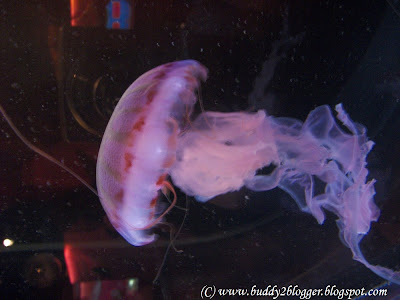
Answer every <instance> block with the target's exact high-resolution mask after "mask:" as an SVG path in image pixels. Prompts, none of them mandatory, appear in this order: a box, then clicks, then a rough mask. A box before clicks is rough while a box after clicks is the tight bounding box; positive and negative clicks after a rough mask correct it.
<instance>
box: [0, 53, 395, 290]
mask: <svg viewBox="0 0 400 300" xmlns="http://www.w3.org/2000/svg"><path fill="white" fill-rule="evenodd" d="M206 77H207V69H206V68H205V67H204V66H203V65H201V64H200V63H199V62H197V61H194V60H187V61H177V62H173V63H168V64H165V65H162V66H159V67H157V68H155V69H153V70H150V71H148V72H147V73H145V74H144V75H142V76H141V77H139V78H138V79H137V80H136V81H135V82H134V83H133V84H132V85H131V86H130V87H129V88H128V89H127V91H126V92H125V93H124V95H123V96H122V98H121V100H120V102H119V104H118V105H117V107H116V108H115V110H114V112H113V115H112V117H111V119H110V121H109V124H108V125H107V129H106V132H105V134H104V136H103V140H102V143H101V146H100V151H99V155H98V161H97V171H96V176H97V186H98V190H99V192H98V196H99V198H100V201H101V203H102V205H103V208H104V210H105V211H106V213H107V215H108V217H109V218H110V221H111V223H112V224H113V226H114V227H115V229H116V230H117V231H118V232H119V233H120V234H121V235H122V236H123V237H124V238H125V239H126V240H127V241H128V242H129V243H131V244H132V245H135V246H142V245H145V244H149V243H151V242H153V241H154V240H155V238H156V236H155V235H154V234H153V233H151V232H149V231H150V229H151V228H152V227H153V226H155V225H157V224H158V223H160V222H161V221H162V219H163V217H164V216H165V214H166V213H167V212H168V211H169V210H170V209H171V208H172V206H173V204H174V203H175V201H176V194H175V192H174V189H173V187H172V185H171V184H170V183H169V182H168V181H167V179H166V178H167V176H168V175H169V176H170V177H171V179H172V182H173V183H174V185H175V186H178V187H179V188H180V189H181V190H182V191H183V192H185V193H186V194H187V195H190V196H193V197H195V198H196V199H197V200H198V201H200V202H207V201H208V200H210V199H212V198H213V197H215V196H217V195H220V194H224V193H227V192H231V191H236V190H239V189H240V188H242V187H243V186H245V187H247V188H248V189H250V190H253V191H267V190H271V189H274V188H280V189H282V190H284V191H285V192H287V193H288V194H289V195H290V196H291V197H292V198H293V199H294V200H295V202H296V203H297V205H298V206H299V208H300V209H301V210H302V211H304V212H307V213H309V214H311V215H313V216H314V217H315V219H316V220H317V221H318V222H319V223H320V224H322V223H323V222H324V220H325V213H324V211H325V210H326V211H330V212H332V213H334V214H336V215H337V217H338V219H337V225H338V227H339V236H340V238H341V240H342V242H343V243H344V245H345V246H347V247H348V248H350V250H351V251H352V253H353V258H354V259H355V260H357V261H359V262H361V263H362V264H364V265H365V266H366V267H367V268H369V269H370V270H371V271H373V272H375V273H376V274H377V275H379V276H381V277H383V278H385V279H387V280H389V281H392V282H394V283H397V284H400V272H396V271H393V270H391V269H389V268H386V267H382V266H378V265H371V264H370V263H369V262H368V261H367V260H366V259H365V257H364V256H363V254H362V252H361V249H360V245H359V244H360V242H361V240H362V239H363V237H364V236H365V235H366V234H367V233H368V232H369V230H370V226H371V222H374V221H377V220H378V218H379V214H380V211H379V208H378V207H377V206H376V205H375V203H374V195H375V189H374V183H375V180H374V179H372V180H370V181H367V175H368V169H367V168H366V165H367V162H366V159H367V155H368V153H369V152H370V151H371V149H372V147H373V145H374V143H373V142H372V141H370V140H368V137H367V132H366V128H365V127H364V126H362V125H361V124H357V123H355V122H353V121H352V120H351V119H350V117H349V116H348V114H347V113H346V111H345V110H344V108H343V106H342V105H341V104H338V105H337V106H336V112H337V119H338V120H339V121H340V122H341V123H342V124H341V125H340V124H338V123H337V122H336V120H335V118H334V117H333V115H332V112H331V110H330V108H329V106H327V105H323V106H320V107H317V108H315V109H314V110H313V111H312V112H310V114H309V115H308V117H307V119H306V120H305V122H304V123H303V122H301V121H300V120H297V119H293V118H281V117H273V116H270V115H268V114H267V113H266V112H265V111H263V110H259V111H258V112H254V113H249V112H233V113H221V112H210V111H204V112H202V113H201V114H200V115H199V116H198V117H197V118H196V119H195V120H194V121H192V122H189V123H190V127H189V128H187V127H185V123H186V122H185V121H186V119H188V118H190V116H191V112H192V110H193V106H194V104H195V102H196V96H195V90H196V89H197V88H198V86H199V85H200V81H205V80H206ZM0 113H1V114H2V115H3V116H4V118H5V119H6V121H7V122H8V124H9V125H10V126H11V128H12V129H13V131H14V132H15V133H16V134H17V135H18V137H19V138H20V139H21V140H22V141H23V142H24V143H25V144H26V145H27V146H28V147H29V148H30V149H32V150H33V151H35V152H36V153H38V154H40V155H42V156H44V157H45V158H47V159H49V160H51V161H52V162H54V163H55V164H57V165H59V166H60V167H61V168H63V169H65V170H66V171H67V172H69V173H70V174H71V175H73V176H75V177H76V178H77V179H78V180H80V181H81V182H83V183H84V184H85V185H86V186H87V187H88V188H90V189H91V190H92V191H93V192H94V193H95V194H96V195H97V193H96V191H95V190H94V189H93V188H91V187H90V185H88V184H87V183H86V182H85V181H84V180H83V179H82V178H80V177H79V176H78V175H77V174H76V173H74V172H73V171H72V170H71V169H69V168H67V167H66V166H64V165H63V164H62V163H61V162H59V161H57V160H55V159H54V158H52V157H51V156H50V155H48V154H47V153H45V152H43V151H42V150H40V149H38V148H37V147H35V146H34V145H32V144H31V143H30V142H29V141H27V140H26V139H25V138H24V137H23V136H22V134H21V133H20V132H19V131H18V129H17V128H16V127H15V125H14V124H13V123H12V122H11V120H10V118H9V117H8V116H7V114H6V112H5V110H4V109H3V108H2V107H1V105H0ZM267 166H271V167H272V169H273V170H272V171H271V173H270V174H264V175H259V174H257V171H258V170H259V169H262V168H264V167H267ZM163 187H167V188H168V189H170V190H171V191H172V192H173V193H174V195H175V198H174V201H173V204H172V205H171V206H170V207H169V208H167V209H166V210H165V211H163V212H161V213H160V212H159V211H158V210H157V203H158V196H159V191H160V190H161V189H162V188H163ZM321 191H322V192H321Z"/></svg>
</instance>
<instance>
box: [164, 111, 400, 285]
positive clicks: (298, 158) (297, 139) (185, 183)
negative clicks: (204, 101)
mask: <svg viewBox="0 0 400 300" xmlns="http://www.w3.org/2000/svg"><path fill="white" fill-rule="evenodd" d="M336 111H337V118H338V120H339V121H341V122H342V124H343V125H344V126H345V127H347V129H348V131H349V132H350V133H346V132H344V130H343V129H341V128H340V126H339V125H338V124H337V123H336V120H335V118H334V117H333V116H332V113H331V110H330V108H329V106H326V105H324V106H320V107H317V108H316V109H314V110H313V111H312V112H311V113H310V114H309V116H308V117H307V119H306V121H305V122H304V123H303V122H301V121H299V120H296V119H292V118H276V117H272V116H268V115H266V113H265V112H264V111H258V112H256V113H246V112H236V113H218V112H204V113H202V114H201V115H199V116H198V117H197V119H196V120H195V121H194V122H192V124H193V126H192V129H191V130H189V131H186V132H185V133H184V134H183V135H182V137H180V139H179V141H178V151H177V159H176V162H175V164H174V166H173V168H172V169H171V172H170V174H171V178H172V180H173V182H174V184H175V185H177V186H178V187H179V188H180V189H181V190H183V191H184V192H185V193H187V194H189V195H192V196H194V197H196V199H197V200H199V201H202V202H205V201H207V200H209V199H211V198H213V197H215V196H217V195H219V194H223V193H226V192H230V191H235V190H238V189H240V188H241V187H242V186H246V187H247V188H249V189H251V190H254V191H266V190H270V189H273V188H275V187H279V188H281V189H282V190H284V191H286V192H287V193H288V194H289V195H290V196H291V197H292V198H293V199H294V200H295V201H296V203H297V204H298V206H299V208H300V209H301V210H303V211H304V212H308V213H310V214H312V215H313V216H314V217H315V218H316V219H317V221H318V222H319V223H320V224H321V223H323V222H324V220H325V214H324V210H323V209H325V210H328V211H331V212H333V213H334V214H336V215H337V216H338V220H337V224H338V227H339V230H340V233H339V235H340V238H341V240H342V242H343V243H344V244H345V245H346V246H347V247H349V248H350V249H351V251H352V253H353V258H354V259H355V260H358V261H359V262H361V263H363V264H364V265H365V266H366V267H368V268H369V269H370V270H372V271H373V272H375V273H376V274H378V275H379V276H381V277H383V278H385V279H388V280H390V281H392V282H395V283H398V284H400V272H395V271H393V270H390V269H388V268H385V267H381V266H375V265H371V264H370V263H368V261H367V260H366V259H365V258H364V256H363V254H362V252H361V250H360V246H359V243H360V242H361V240H362V238H363V237H364V236H365V235H366V234H367V233H368V232H369V229H370V225H371V222H373V221H376V220H377V219H378V217H379V209H378V207H377V206H376V205H375V203H374V194H375V189H374V182H375V180H371V181H369V182H367V175H368V170H367V168H366V158H367V155H368V153H369V152H370V150H371V149H372V147H373V145H374V143H373V142H372V141H369V140H368V138H367V135H366V129H365V127H363V126H362V125H360V124H357V123H354V122H353V121H352V120H351V119H350V118H349V116H348V115H347V113H346V112H345V111H344V109H343V108H342V106H341V105H340V104H339V105H337V106H336ZM271 164H272V165H274V166H275V169H274V170H273V171H272V172H271V174H269V175H256V172H257V169H260V168H262V167H264V166H269V165H271ZM317 185H322V186H319V189H317V188H316V186H317ZM317 190H323V192H321V193H319V194H317V192H316V191H317Z"/></svg>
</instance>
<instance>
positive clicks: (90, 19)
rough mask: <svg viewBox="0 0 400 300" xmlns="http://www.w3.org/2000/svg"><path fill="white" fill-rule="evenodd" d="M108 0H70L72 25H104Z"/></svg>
mask: <svg viewBox="0 0 400 300" xmlns="http://www.w3.org/2000/svg"><path fill="white" fill-rule="evenodd" d="M107 2H108V0H70V5H71V26H83V27H104V26H105V23H106V4H107Z"/></svg>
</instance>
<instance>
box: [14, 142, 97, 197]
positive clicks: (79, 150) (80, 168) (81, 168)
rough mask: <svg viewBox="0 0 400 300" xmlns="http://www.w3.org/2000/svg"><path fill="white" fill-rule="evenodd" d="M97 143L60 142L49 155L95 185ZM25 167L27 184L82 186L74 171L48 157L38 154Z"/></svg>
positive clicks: (24, 179) (24, 177)
mask: <svg viewBox="0 0 400 300" xmlns="http://www.w3.org/2000/svg"><path fill="white" fill-rule="evenodd" d="M98 148H99V145H98V144H97V143H84V142H80V143H67V142H60V143H58V144H56V145H55V146H54V147H52V148H51V149H50V150H49V152H48V153H49V154H50V155H52V156H53V157H55V158H56V159H57V160H59V161H61V162H62V163H63V164H64V165H65V166H67V167H69V168H70V169H72V170H73V171H75V172H76V173H77V174H78V175H79V176H81V177H82V178H83V179H84V180H85V181H86V182H88V183H89V184H91V185H92V186H94V179H95V175H94V174H95V169H96V158H97V152H98ZM27 165H28V167H26V168H23V173H22V180H23V182H25V184H26V185H31V186H36V187H40V188H42V187H44V188H46V187H47V188H49V189H55V190H68V189H73V188H76V187H80V186H82V183H81V182H79V181H78V180H77V179H76V178H75V177H73V176H72V175H71V174H68V173H67V172H66V171H64V170H63V169H61V168H60V167H59V166H57V165H55V164H54V163H52V162H51V161H49V160H47V159H46V158H44V157H42V156H39V155H35V156H34V158H33V159H32V160H31V161H29V162H28V163H27Z"/></svg>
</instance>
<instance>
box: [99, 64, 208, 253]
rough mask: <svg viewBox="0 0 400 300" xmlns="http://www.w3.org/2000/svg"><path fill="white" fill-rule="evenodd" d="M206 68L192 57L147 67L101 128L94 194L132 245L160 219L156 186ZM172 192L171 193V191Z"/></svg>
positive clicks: (147, 237) (148, 237)
mask: <svg viewBox="0 0 400 300" xmlns="http://www.w3.org/2000/svg"><path fill="white" fill-rule="evenodd" d="M206 78H207V70H206V68H205V67H204V66H202V65H201V64H199V63H198V62H196V61H192V60H186V61H178V62H172V63H168V64H165V65H162V66H159V67H157V68H155V69H152V70H150V71H148V72H147V73H145V74H143V75H142V76H141V77H139V78H138V79H137V80H136V81H135V82H133V83H132V85H131V86H130V87H129V88H128V89H127V90H126V91H125V93H124V94H123V95H122V98H121V99H120V101H119V102H118V105H117V106H116V108H115V110H114V112H113V114H112V116H111V119H110V121H109V123H108V125H107V128H106V131H105V133H104V136H103V139H102V142H101V146H100V150H99V154H98V160H97V166H96V181H97V187H98V194H99V197H100V201H101V203H102V205H103V208H104V210H105V211H106V213H107V216H108V218H109V220H110V222H111V223H112V225H113V226H114V227H115V229H116V230H117V231H118V232H119V233H120V234H121V235H122V236H123V237H124V238H125V239H126V240H127V241H128V242H129V243H130V244H132V245H135V246H141V245H145V244H148V243H151V242H152V241H154V239H155V235H154V234H152V233H150V232H149V229H150V228H151V227H152V226H153V225H156V224H157V223H158V222H160V221H161V219H162V216H163V215H164V214H165V213H166V212H167V211H168V210H167V211H164V213H163V214H162V215H161V216H158V215H157V213H158V211H157V209H159V208H158V205H157V199H158V197H159V190H160V189H161V188H162V187H164V186H165V187H167V188H169V189H170V190H172V191H173V187H172V186H171V185H170V184H169V183H168V182H166V176H167V174H168V173H169V171H170V168H171V166H172V165H173V164H174V161H175V156H176V148H177V139H178V135H179V133H180V131H181V125H182V124H183V122H184V120H185V118H186V116H187V114H190V113H191V112H192V109H193V106H194V104H195V103H196V95H195V92H194V90H195V89H196V88H197V87H198V86H199V84H200V80H206ZM175 198H176V197H175Z"/></svg>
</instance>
